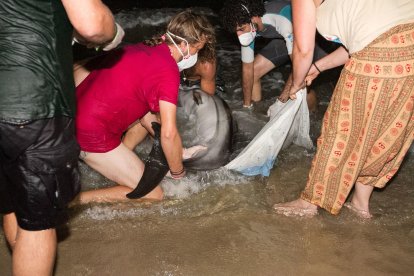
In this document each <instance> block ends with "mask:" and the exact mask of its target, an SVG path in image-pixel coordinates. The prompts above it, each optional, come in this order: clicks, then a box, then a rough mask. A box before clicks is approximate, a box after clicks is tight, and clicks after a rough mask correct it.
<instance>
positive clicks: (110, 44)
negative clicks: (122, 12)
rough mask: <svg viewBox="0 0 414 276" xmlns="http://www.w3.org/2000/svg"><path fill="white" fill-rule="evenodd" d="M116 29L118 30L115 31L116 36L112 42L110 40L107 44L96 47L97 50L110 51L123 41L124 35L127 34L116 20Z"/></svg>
mask: <svg viewBox="0 0 414 276" xmlns="http://www.w3.org/2000/svg"><path fill="white" fill-rule="evenodd" d="M115 30H116V32H115V36H114V38H113V39H112V40H111V41H110V42H108V43H107V44H104V45H102V46H98V47H96V48H95V50H97V51H98V50H101V49H102V50H103V51H110V50H112V49H114V48H116V47H117V46H118V45H119V44H120V43H121V42H122V39H123V38H124V35H125V31H124V30H123V29H122V27H121V26H120V25H119V24H118V23H116V22H115Z"/></svg>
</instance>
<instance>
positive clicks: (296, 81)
mask: <svg viewBox="0 0 414 276" xmlns="http://www.w3.org/2000/svg"><path fill="white" fill-rule="evenodd" d="M312 58H313V50H312V51H311V50H308V51H301V49H300V48H299V47H297V46H293V56H292V64H293V69H292V86H293V87H296V88H299V87H302V86H303V84H304V81H305V78H306V76H307V74H308V72H309V68H310V66H311V64H312Z"/></svg>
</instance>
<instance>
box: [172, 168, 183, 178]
mask: <svg viewBox="0 0 414 276" xmlns="http://www.w3.org/2000/svg"><path fill="white" fill-rule="evenodd" d="M183 172H184V167H183V168H182V169H181V170H180V171H178V172H173V171H172V170H170V174H171V176H177V175H181V174H182V173H183Z"/></svg>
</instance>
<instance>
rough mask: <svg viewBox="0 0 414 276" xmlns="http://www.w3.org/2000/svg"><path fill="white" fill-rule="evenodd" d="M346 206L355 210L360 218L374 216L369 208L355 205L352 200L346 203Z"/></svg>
mask: <svg viewBox="0 0 414 276" xmlns="http://www.w3.org/2000/svg"><path fill="white" fill-rule="evenodd" d="M344 206H345V207H346V208H348V209H349V210H351V211H352V212H354V213H355V214H356V215H357V216H358V217H360V218H363V219H370V218H372V215H371V213H370V212H369V210H364V209H361V208H359V207H357V206H355V205H354V204H353V203H352V202H347V203H345V204H344Z"/></svg>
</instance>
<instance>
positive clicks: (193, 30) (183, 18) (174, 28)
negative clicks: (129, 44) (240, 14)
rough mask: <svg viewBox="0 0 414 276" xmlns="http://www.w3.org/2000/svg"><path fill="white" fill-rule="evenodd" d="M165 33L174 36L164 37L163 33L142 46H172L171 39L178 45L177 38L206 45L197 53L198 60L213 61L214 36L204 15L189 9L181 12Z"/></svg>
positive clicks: (214, 55)
mask: <svg viewBox="0 0 414 276" xmlns="http://www.w3.org/2000/svg"><path fill="white" fill-rule="evenodd" d="M166 32H170V33H172V34H174V35H171V36H165V35H164V34H165V33H164V34H162V35H156V36H154V37H153V38H151V39H148V40H145V41H144V44H146V45H149V46H155V45H159V44H161V43H162V42H165V43H167V44H169V45H171V44H173V42H172V41H171V39H172V40H174V42H175V43H177V44H180V43H181V42H182V40H181V39H180V38H178V36H179V37H182V38H184V39H185V40H187V42H188V43H189V44H195V43H199V42H205V43H206V44H205V45H204V47H203V49H201V50H200V53H199V56H200V59H201V60H203V59H204V60H209V61H211V60H213V59H215V57H216V54H215V44H216V36H215V32H214V28H213V26H212V25H211V23H210V22H209V21H208V19H207V18H206V17H205V16H204V15H200V14H196V13H194V12H193V11H192V10H190V9H187V10H185V11H182V12H180V13H178V14H176V15H175V16H174V17H173V18H172V19H171V20H170V22H169V23H168V25H167V29H166Z"/></svg>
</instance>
